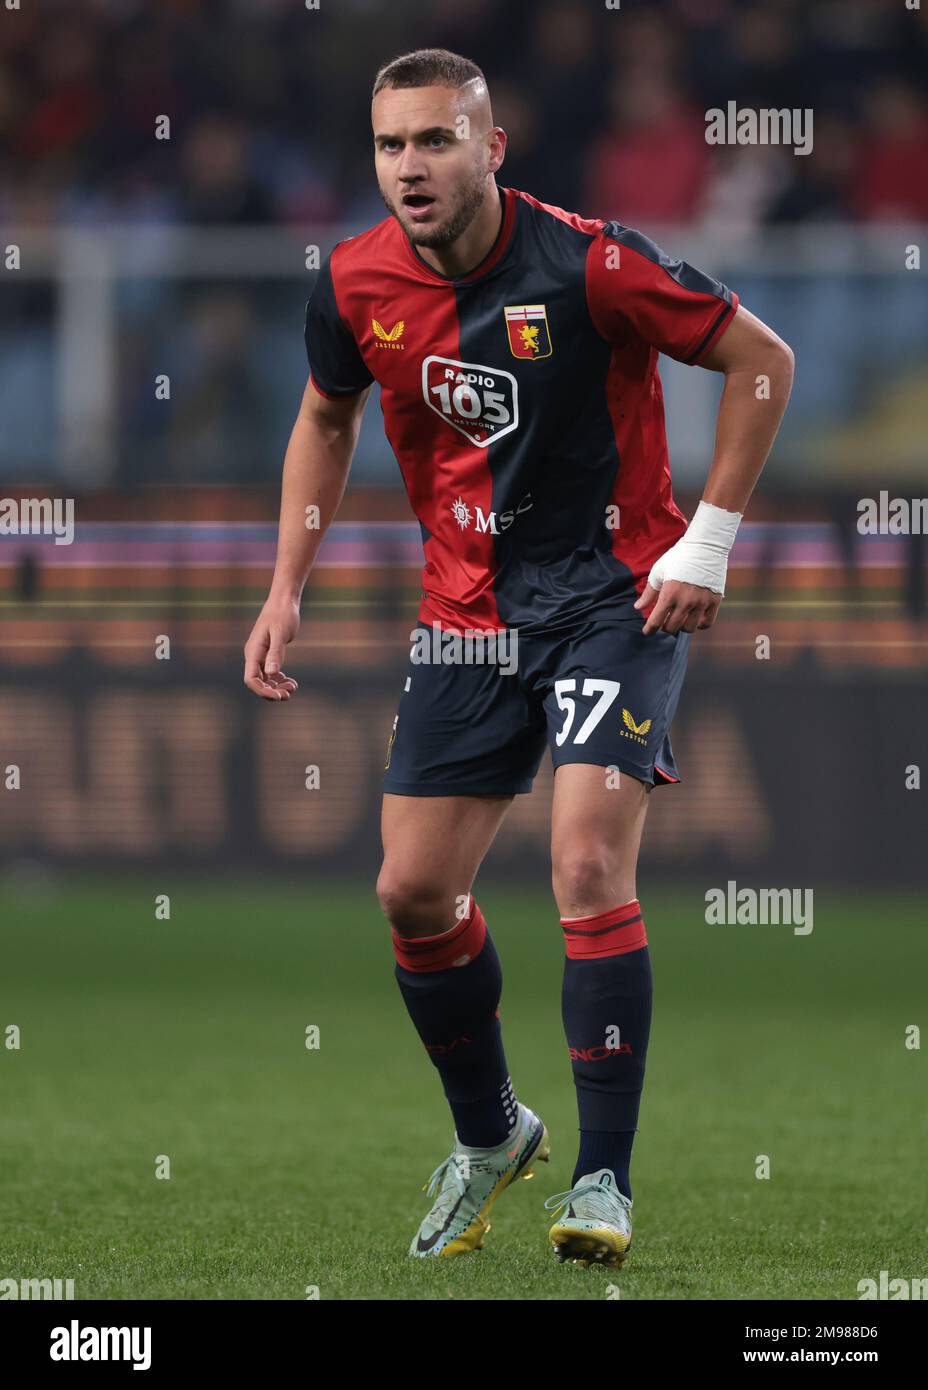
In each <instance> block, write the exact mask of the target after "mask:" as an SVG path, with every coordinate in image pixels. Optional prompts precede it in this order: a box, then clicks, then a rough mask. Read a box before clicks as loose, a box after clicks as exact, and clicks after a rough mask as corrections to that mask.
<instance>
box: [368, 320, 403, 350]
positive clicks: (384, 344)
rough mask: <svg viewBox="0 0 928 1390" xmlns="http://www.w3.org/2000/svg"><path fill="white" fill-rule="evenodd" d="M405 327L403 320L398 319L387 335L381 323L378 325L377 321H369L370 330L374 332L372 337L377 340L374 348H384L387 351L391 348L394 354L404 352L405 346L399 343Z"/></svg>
mask: <svg viewBox="0 0 928 1390" xmlns="http://www.w3.org/2000/svg"><path fill="white" fill-rule="evenodd" d="M405 327H406V321H405V319H399V320H398V322H396V323H395V324H394V325H393V327H392V328H391V329H390V331H389V333H388V332H387V330H386V329H385V328H384V326H383V324H382V323H378V321H377V319H371V328H372V329H373V330H374V337H375V338H376V339H377V342H376V343H375V344H374V346H375V347H379V348H385V349H387V350H388V351H389V350H390V349H391V348H392V349H393V351H394V352H403V351H405V348H406V344H405V343H401V342H400V341H399V340H400V338H402V336H403V329H404V328H405Z"/></svg>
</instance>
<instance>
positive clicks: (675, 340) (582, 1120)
mask: <svg viewBox="0 0 928 1390" xmlns="http://www.w3.org/2000/svg"><path fill="white" fill-rule="evenodd" d="M372 116H373V133H374V163H375V168H376V172H377V179H378V183H379V186H380V192H381V194H382V196H383V199H384V202H385V203H386V206H387V208H388V210H389V216H388V217H387V218H385V219H384V220H383V221H382V222H380V223H378V225H377V226H375V227H373V228H371V229H370V230H369V231H367V232H364V233H363V234H361V235H359V236H355V237H351V238H349V239H348V240H346V241H343V242H340V243H338V245H337V246H336V247H335V248H334V250H333V251H332V254H331V255H330V257H329V258H328V260H327V261H326V263H325V265H324V266H323V268H322V270H321V271H320V272H319V275H318V278H317V280H316V283H315V286H314V289H313V292H312V296H311V298H310V301H309V304H308V306H307V313H306V347H307V352H308V356H309V363H310V376H309V380H308V382H307V385H306V391H305V395H304V397H303V402H302V405H301V408H300V411H299V414H298V416H297V420H296V424H295V426H294V429H293V433H292V436H291V439H290V443H289V446H288V449H287V454H286V458H285V461H284V472H283V485H282V499H281V514H280V530H279V540H278V553H277V563H276V567H275V571H274V577H273V581H272V584H271V588H270V594H269V597H268V599H267V602H266V604H265V606H264V608H263V609H262V611H261V614H260V616H259V618H258V621H257V623H256V624H255V627H254V629H253V631H252V633H251V636H250V638H249V640H248V643H247V645H246V647H245V683H246V685H248V686H249V688H250V689H251V690H253V691H254V692H255V693H256V694H258V695H261V696H263V697H264V698H266V699H269V700H288V699H290V698H291V696H292V695H293V694H294V692H295V691H296V688H297V684H296V681H294V680H292V679H291V678H290V677H288V676H287V675H286V674H285V673H284V671H283V669H282V662H283V654H284V649H285V647H286V645H287V643H288V642H290V641H291V640H292V639H293V637H294V636H295V634H296V632H297V628H298V624H299V605H300V597H301V594H302V591H303V587H304V585H305V583H306V579H307V577H308V574H309V572H310V569H311V567H312V563H313V560H314V558H315V555H316V552H317V550H318V547H319V543H320V541H321V538H322V535H323V534H324V531H325V529H326V527H327V525H328V524H329V523H330V522H331V520H332V517H333V516H334V515H335V512H336V509H337V507H338V504H339V501H340V499H341V497H342V494H343V491H344V488H345V483H346V479H347V474H348V470H349V467H350V463H351V458H352V455H353V452H354V448H355V445H356V442H357V435H358V429H359V424H360V417H361V412H362V411H363V409H364V405H365V402H366V400H367V397H368V394H369V392H370V388H371V385H372V383H373V382H374V381H377V382H379V384H380V389H381V402H382V406H383V414H384V426H385V429H386V432H387V436H388V438H389V440H390V443H391V445H392V447H393V450H394V452H395V454H396V458H397V461H398V463H399V467H400V470H401V472H402V476H403V481H404V483H405V485H406V489H407V491H408V493H409V498H410V501H411V503H412V507H413V510H414V512H415V514H416V516H417V517H418V519H419V523H420V527H421V531H422V540H423V546H424V551H425V567H424V569H423V572H422V591H423V592H422V601H421V606H420V610H419V622H420V629H419V630H418V632H417V634H414V638H415V644H414V646H413V649H412V651H411V653H410V666H409V674H408V677H407V679H406V684H405V690H404V692H403V694H402V696H401V698H400V702H399V708H398V712H397V717H396V719H395V720H394V722H393V729H392V732H391V733H390V736H389V746H388V750H387V759H386V768H385V777H384V798H383V814H382V835H383V847H384V859H383V867H382V869H381V872H380V876H379V878H378V882H377V892H378V896H379V900H380V903H381V906H382V908H383V911H384V914H385V916H386V917H387V919H388V920H389V923H390V925H391V935H392V941H393V947H394V952H395V955H396V978H397V981H398V983H399V988H400V991H401V994H402V997H403V999H404V1001H405V1004H406V1007H407V1009H408V1011H409V1014H410V1017H411V1019H412V1022H413V1024H414V1026H415V1028H416V1029H417V1031H418V1033H419V1035H420V1037H421V1039H422V1042H423V1044H424V1045H425V1048H426V1050H427V1052H428V1055H429V1057H430V1058H431V1061H432V1062H433V1063H434V1065H435V1067H436V1069H437V1071H438V1073H439V1077H440V1080H441V1083H442V1087H443V1089H444V1093H445V1096H446V1097H447V1100H448V1104H449V1106H450V1108H451V1113H452V1116H453V1120H454V1129H455V1135H454V1144H453V1149H452V1152H451V1154H450V1156H449V1157H448V1158H447V1159H446V1160H445V1161H444V1162H443V1163H441V1164H440V1165H439V1166H438V1168H436V1170H435V1172H434V1174H433V1175H432V1178H431V1181H430V1184H429V1195H430V1196H431V1197H433V1198H434V1202H433V1204H432V1206H431V1208H430V1210H429V1211H428V1212H427V1214H426V1215H425V1217H424V1219H423V1221H422V1223H421V1225H420V1227H419V1230H418V1231H417V1233H416V1235H415V1236H414V1238H413V1241H412V1245H411V1247H410V1252H409V1253H410V1254H411V1255H413V1256H418V1257H423V1258H425V1257H435V1256H444V1257H447V1256H451V1255H456V1254H459V1253H462V1252H464V1251H469V1250H473V1249H476V1248H478V1247H479V1246H481V1245H482V1244H483V1239H484V1235H485V1233H486V1231H487V1230H488V1229H489V1222H488V1220H487V1216H488V1213H489V1211H490V1208H491V1206H492V1204H493V1202H494V1201H495V1199H496V1198H497V1197H498V1196H499V1194H500V1193H501V1192H502V1190H503V1189H504V1188H505V1187H507V1186H508V1185H509V1184H510V1183H511V1182H512V1181H513V1179H514V1178H516V1177H518V1176H523V1177H526V1176H529V1175H530V1174H531V1172H532V1168H533V1165H534V1164H535V1163H536V1162H537V1161H538V1160H539V1159H546V1158H547V1157H548V1152H549V1141H548V1133H547V1130H546V1128H545V1126H544V1124H543V1123H542V1121H541V1120H540V1119H539V1118H538V1116H537V1115H535V1114H534V1113H533V1112H532V1111H531V1110H530V1109H529V1108H528V1107H527V1106H526V1105H524V1104H522V1102H521V1101H520V1100H518V1099H517V1098H516V1096H515V1093H514V1091H513V1087H512V1083H511V1081H510V1076H509V1069H508V1065H507V1061H506V1055H505V1052H504V1049H503V1041H502V1036H501V1031H500V1019H499V1011H498V1004H499V1000H500V992H501V981H502V977H501V970H500V962H499V958H498V956H497V953H496V949H495V947H494V944H493V941H492V938H491V936H490V932H489V929H488V927H487V923H486V921H485V920H484V917H483V915H482V913H481V911H480V908H479V906H478V904H477V903H476V902H475V900H474V898H473V896H472V893H471V888H472V884H473V881H474V878H475V876H476V873H477V870H478V868H479V866H480V864H481V861H482V860H483V858H484V856H485V854H486V853H487V850H488V849H489V847H490V845H491V843H492V841H493V838H494V836H495V834H496V832H497V830H498V828H499V826H500V823H501V822H502V820H503V817H504V816H505V814H506V811H507V809H508V807H509V806H510V805H511V803H512V799H513V797H514V796H515V795H517V794H522V793H525V792H528V791H530V790H531V786H532V779H533V777H534V775H535V773H536V771H537V769H538V766H539V763H540V761H541V757H542V755H543V752H544V749H545V746H547V747H548V748H550V751H551V758H552V762H553V766H554V769H555V776H554V796H553V807H552V838H551V857H552V869H553V890H554V897H555V900H556V902H557V907H558V910H559V913H560V922H561V927H562V929H563V936H564V945H565V950H566V961H565V969H564V983H563V996H562V1005H563V1020H564V1029H565V1032H566V1036H567V1043H568V1047H569V1052H570V1058H571V1065H572V1069H573V1077H574V1082H575V1085H576V1091H577V1102H578V1109H579V1124H580V1144H579V1153H578V1156H577V1161H576V1164H575V1166H574V1170H573V1177H572V1182H571V1187H570V1189H569V1191H566V1192H562V1193H560V1194H558V1195H557V1196H556V1197H552V1198H550V1199H549V1200H548V1201H547V1202H546V1203H545V1205H546V1207H548V1208H550V1209H552V1210H554V1211H560V1212H561V1215H560V1216H559V1218H558V1219H557V1220H556V1222H555V1224H554V1225H553V1226H552V1227H551V1229H550V1232H549V1238H550V1242H551V1244H552V1245H553V1246H554V1249H555V1252H556V1253H557V1254H558V1256H559V1258H561V1259H571V1260H579V1261H581V1262H583V1263H588V1262H589V1261H591V1260H600V1261H603V1262H605V1263H608V1264H613V1265H620V1264H621V1263H622V1261H623V1260H624V1258H625V1255H626V1253H627V1251H628V1248H629V1245H630V1243H631V1208H632V1188H631V1182H630V1178H629V1162H630V1157H631V1150H632V1141H633V1139H634V1135H635V1131H636V1126H637V1122H638V1111H639V1102H640V1099H641V1092H642V1085H643V1082H644V1071H645V1060H646V1055H647V1047H648V1035H649V1028H650V1019H651V996H652V985H651V966H650V960H649V955H648V945H647V935H646V932H645V921H644V915H643V913H642V908H641V903H640V902H639V899H638V897H637V887H636V881H635V868H636V860H637V855H638V847H639V842H640V839H641V833H642V827H643V824H644V819H645V813H646V810H647V806H648V797H649V794H650V792H651V790H652V788H653V787H655V786H662V785H664V784H667V783H673V782H677V781H679V780H680V779H679V775H678V772H677V767H676V764H675V762H674V756H673V751H672V749H671V744H670V738H669V734H668V729H669V726H670V722H671V719H672V718H673V715H674V711H675V709H676V707H677V703H678V700H679V696H680V690H681V686H682V683H683V677H684V670H685V666H686V660H687V650H688V647H689V643H690V640H691V635H692V634H693V633H694V632H696V631H697V630H699V629H702V628H708V627H711V626H712V624H713V623H714V621H715V618H716V615H717V613H718V609H719V605H720V603H721V601H722V597H723V595H724V592H725V577H726V568H727V561H728V554H729V551H730V549H731V546H732V544H733V542H734V539H735V533H736V531H737V529H738V524H739V522H740V520H741V515H742V513H743V511H744V509H745V506H746V504H747V502H748V499H749V497H750V495H751V492H752V491H753V488H754V485H755V483H756V481H757V478H758V476H759V474H760V471H761V469H762V467H763V464H764V461H765V459H766V457H767V454H768V451H769V449H770V446H771V444H772V442H773V439H774V436H775V434H776V431H777V427H778V424H779V421H780V418H781V416H782V413H783V410H784V409H785V406H786V402H787V399H788V396H789V391H790V385H791V380H792V365H793V358H792V353H791V352H790V349H789V348H788V347H787V346H786V345H785V344H784V343H783V342H782V341H781V340H780V339H779V338H778V337H777V335H776V334H775V333H773V332H772V331H771V330H770V329H769V328H767V327H766V326H765V325H764V324H763V323H761V322H760V321H759V320H758V319H757V318H755V317H754V316H753V315H752V314H750V313H749V312H748V311H747V310H746V309H745V308H744V307H743V306H741V305H739V303H738V297H737V295H736V294H734V293H733V292H732V291H730V290H729V289H727V288H726V287H725V286H724V285H722V284H720V283H719V282H718V281H716V280H713V279H712V278H711V277H710V276H708V275H706V274H703V273H702V272H701V271H699V270H695V269H694V268H693V267H692V266H689V265H687V264H686V263H685V262H682V261H679V260H674V259H672V258H671V257H670V256H668V255H666V254H665V253H664V252H663V251H661V250H660V249H659V248H658V247H657V246H655V245H654V243H653V242H652V241H650V240H649V239H648V238H647V236H645V235H643V234H642V233H641V232H640V231H633V230H631V229H630V228H628V227H625V226H623V225H622V224H621V223H619V222H614V221H602V220H599V219H592V218H586V217H581V216H579V215H577V214H575V213H572V212H566V211H564V210H562V209H561V208H558V207H553V206H549V205H548V204H545V203H543V202H540V201H538V200H537V199H536V198H534V197H532V196H530V195H529V194H527V193H522V192H518V191H517V190H515V189H512V188H508V187H501V186H499V185H498V184H497V182H496V178H495V175H496V173H497V172H498V170H499V169H500V167H501V165H502V163H503V158H504V155H505V149H506V135H505V132H504V131H503V130H502V129H500V128H499V127H498V126H495V125H494V124H493V118H492V114H491V109H490V99H489V95H488V92H487V84H486V82H485V80H484V76H483V73H482V72H481V71H480V69H479V68H478V67H477V66H475V64H474V63H472V62H470V61H468V60H466V59H464V58H461V57H459V56H457V55H456V54H453V53H449V52H447V51H445V50H442V49H425V50H419V51H417V52H414V53H410V54H407V55H405V56H403V57H400V58H397V59H395V60H394V61H393V62H391V63H389V64H387V66H385V67H384V68H382V69H381V71H380V72H379V73H378V75H377V78H376V82H375V85H374V92H373V103H372ZM578 153H579V152H578ZM660 352H664V353H667V354H668V355H669V356H671V357H675V358H676V359H677V360H678V361H681V362H686V363H690V364H694V365H698V366H699V367H703V368H708V369H710V370H712V371H717V372H722V373H724V377H725V380H724V389H723V392H722V397H721V403H720V408H719V412H718V422H717V432H716V439H715V451H714V454H713V457H712V463H711V467H710V469H709V473H708V478H707V481H706V486H705V491H704V494H703V498H702V500H701V501H700V503H699V505H698V507H697V509H696V512H695V515H694V516H693V518H692V520H691V521H690V523H689V525H687V521H686V518H685V516H684V515H683V513H682V512H681V511H680V510H679V508H678V507H677V505H676V503H675V502H674V500H673V495H672V491H671V480H670V471H669V467H668V459H667V446H666V439H665V432H664V417H663V406H662V399H661V383H660V378H659V376H658V372H657V358H658V353H660ZM311 505H316V506H318V507H319V509H320V515H321V518H322V525H321V527H320V528H319V529H316V530H307V528H306V525H305V517H306V514H307V513H306V508H307V507H308V506H311ZM486 634H489V636H485V635H486ZM481 640H482V641H483V642H484V646H483V648H482V649H479V650H478V643H479V641H481ZM468 643H470V646H468ZM501 654H502V658H503V659H502V660H501V659H500V655H501ZM469 658H472V659H469ZM481 658H482V659H481Z"/></svg>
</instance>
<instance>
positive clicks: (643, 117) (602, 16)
mask: <svg viewBox="0 0 928 1390" xmlns="http://www.w3.org/2000/svg"><path fill="white" fill-rule="evenodd" d="M428 46H441V47H448V48H451V49H454V50H455V51H457V52H460V53H463V54H465V55H466V56H468V57H470V58H472V59H473V60H474V61H476V62H477V63H479V64H480V66H481V67H482V68H483V69H484V71H485V73H486V75H487V78H488V80H489V83H490V91H491V97H492V101H493V108H494V119H495V120H496V121H497V123H498V124H500V125H502V126H503V127H504V128H505V129H506V130H507V132H508V134H509V139H510V144H509V150H508V153H507V157H506V162H505V166H504V169H503V171H502V173H501V175H500V181H501V182H502V183H505V184H510V185H512V186H514V187H516V188H523V189H525V190H526V191H528V192H531V193H533V194H534V195H535V196H537V197H539V198H541V199H542V200H543V201H546V202H550V203H555V204H557V205H559V206H562V207H566V208H568V209H571V210H575V211H578V212H581V213H583V214H585V215H587V216H604V217H617V218H619V219H620V220H621V221H623V222H626V223H629V224H632V225H647V224H648V223H649V222H651V223H655V222H675V221H685V222H691V223H693V222H695V223H699V222H708V223H711V222H713V221H726V222H730V221H732V220H733V221H737V222H745V223H749V224H761V225H763V224H770V223H784V222H795V221H810V220H816V219H827V220H834V219H839V220H843V219H847V220H851V221H869V220H877V219H887V218H902V219H925V220H928V100H926V84H928V3H926V5H925V6H924V7H923V8H920V9H909V8H907V6H906V4H905V0H815V3H810V0H762V3H752V0H665V2H664V3H661V2H660V0H649V2H648V3H646V4H645V3H640V4H639V3H635V0H622V2H621V5H620V6H619V7H618V8H609V7H607V3H606V0H466V3H461V0H319V6H318V9H308V8H307V7H306V4H305V0H79V3H75V0H43V3H42V4H32V3H29V4H23V5H22V7H21V9H20V10H18V11H10V10H7V9H5V8H4V9H3V10H2V12H0V221H3V222H6V223H8V224H9V223H12V224H14V225H16V224H22V223H32V224H34V223H56V222H57V223H60V222H64V223H71V224H75V223H76V224H95V223H105V222H112V223H140V222H141V223H178V222H189V223H199V224H216V223H221V224H253V225H254V224H257V225H260V224H267V223H279V224H284V225H287V224H292V225H305V224H306V223H320V222H323V223H342V222H358V223H362V224H365V225H366V224H369V223H370V222H373V221H376V220H378V219H379V218H380V217H381V216H383V215H384V209H383V206H382V204H381V202H380V200H379V195H378V193H377V188H376V182H375V180H374V176H373V169H372V150H371V143H370V127H369V117H368V112H369V98H370V89H371V85H372V82H373V77H374V74H375V72H376V70H377V68H378V67H379V66H380V65H381V64H382V63H384V62H387V61H389V59H391V58H393V57H395V56H397V55H398V54H399V53H402V52H405V51H407V50H408V49H411V48H419V47H428ZM729 101H735V102H736V103H737V104H738V106H739V107H742V108H743V107H753V108H760V107H769V108H777V109H780V108H784V107H788V108H806V107H811V108H813V110H814V122H815V124H814V144H813V151H812V153H811V154H809V155H807V156H797V155H794V154H793V153H792V152H791V151H790V150H788V149H783V148H777V147H764V146H758V147H751V146H740V147H739V146H722V147H710V146H709V145H707V144H706V140H705V114H706V111H707V110H708V109H710V108H713V107H723V108H724V107H725V106H726V104H727V103H728V102H729ZM159 116H169V117H170V121H171V129H170V139H168V140H157V139H156V138H155V122H156V119H157V118H158V117H159Z"/></svg>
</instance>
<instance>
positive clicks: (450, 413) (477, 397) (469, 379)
mask: <svg viewBox="0 0 928 1390" xmlns="http://www.w3.org/2000/svg"><path fill="white" fill-rule="evenodd" d="M422 395H423V398H424V400H425V403H426V405H427V406H428V408H429V410H434V412H435V414H436V415H440V416H441V418H442V419H443V420H444V421H445V423H446V424H448V425H450V426H451V428H452V429H455V430H457V431H458V433H459V434H463V435H464V436H465V438H467V439H469V440H470V442H471V444H476V445H477V446H478V447H479V448H481V449H485V448H486V447H487V445H488V444H492V443H493V441H494V439H502V437H503V435H504V434H509V432H510V431H511V430H514V429H516V428H517V426H518V424H519V384H518V382H517V381H516V379H515V377H514V376H513V375H512V373H511V372H504V371H502V370H501V369H500V368H498V367H484V366H481V364H480V363H477V362H457V361H455V359H454V358H452V357H426V359H425V361H424V362H423V363H422Z"/></svg>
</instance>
